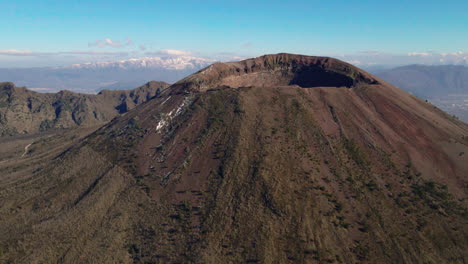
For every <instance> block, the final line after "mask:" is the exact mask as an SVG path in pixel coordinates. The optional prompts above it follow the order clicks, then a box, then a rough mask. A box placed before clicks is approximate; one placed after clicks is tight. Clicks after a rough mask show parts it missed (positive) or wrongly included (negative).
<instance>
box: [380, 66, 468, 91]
mask: <svg viewBox="0 0 468 264" xmlns="http://www.w3.org/2000/svg"><path fill="white" fill-rule="evenodd" d="M376 74H377V75H378V76H379V77H381V78H382V79H384V80H386V81H388V82H390V83H392V84H393V85H395V86H397V87H400V88H402V89H404V90H406V91H408V92H410V93H412V94H414V95H416V96H418V97H421V98H425V99H426V98H432V97H437V96H445V95H448V94H466V93H468V67H466V66H461V65H438V66H428V65H408V66H402V67H397V68H393V69H390V70H384V71H380V72H376Z"/></svg>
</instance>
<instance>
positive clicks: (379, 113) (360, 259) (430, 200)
mask: <svg viewBox="0 0 468 264" xmlns="http://www.w3.org/2000/svg"><path fill="white" fill-rule="evenodd" d="M34 144H35V143H33V144H32V145H31V148H34V147H35V146H34ZM35 153H36V152H32V153H28V154H27V155H26V156H25V157H24V158H22V159H23V162H24V164H28V162H30V161H33V160H34V161H35V162H36V163H35V164H37V163H40V165H37V166H38V167H37V168H35V169H34V170H27V169H24V166H23V167H21V166H20V165H15V166H17V167H15V168H16V169H15V168H12V166H13V165H8V162H7V163H3V164H0V175H1V176H0V234H2V235H1V236H0V249H1V250H0V252H2V253H1V254H0V260H2V261H4V262H6V263H8V262H9V261H10V262H20V263H52V262H54V263H55V262H60V263H76V262H80V263H91V262H92V263H421V264H422V263H467V262H468V255H467V252H468V248H467V237H468V236H467V229H466V227H467V212H466V189H465V186H466V175H467V172H468V160H467V153H468V125H467V124H465V123H463V122H461V121H458V120H456V119H454V118H452V117H450V116H449V115H447V114H446V113H444V112H442V111H440V110H438V109H437V108H435V107H434V106H432V105H431V104H429V103H426V102H424V101H423V100H420V99H418V98H416V97H414V96H412V95H410V94H408V93H406V92H404V91H402V90H400V89H398V88H396V87H394V86H392V85H390V84H388V83H386V82H384V81H383V80H380V79H379V78H377V77H375V76H373V75H371V74H369V73H367V72H364V71H362V70H361V69H358V68H356V67H354V66H352V65H350V64H347V63H344V62H342V61H339V60H336V59H333V58H326V57H309V56H301V55H293V54H276V55H266V56H262V57H258V58H254V59H248V60H244V61H240V62H233V63H216V64H213V65H211V66H208V67H207V68H205V69H202V70H201V71H199V72H197V73H195V74H193V75H191V76H189V77H186V78H184V79H182V80H180V81H179V82H177V83H175V84H173V85H172V86H170V87H169V88H167V89H165V90H164V91H162V92H161V93H160V94H159V95H158V96H157V97H155V98H154V99H152V100H150V101H148V102H146V103H144V104H142V105H139V106H137V107H136V108H134V109H132V110H130V111H129V112H127V113H126V114H125V115H122V116H119V117H118V118H115V119H114V120H112V121H111V122H110V123H108V124H106V125H105V126H103V127H101V128H99V129H98V130H96V131H95V132H94V133H92V134H90V135H88V136H86V137H83V138H82V139H80V140H78V141H77V142H76V143H75V144H73V145H72V146H71V147H69V148H67V149H66V150H63V151H62V152H61V153H60V154H59V155H55V156H53V157H51V158H48V157H49V156H46V155H43V156H41V155H39V154H35ZM39 161H40V162H39ZM29 166H32V165H29ZM26 172H27V173H26ZM13 174H14V176H15V177H12V176H9V175H13Z"/></svg>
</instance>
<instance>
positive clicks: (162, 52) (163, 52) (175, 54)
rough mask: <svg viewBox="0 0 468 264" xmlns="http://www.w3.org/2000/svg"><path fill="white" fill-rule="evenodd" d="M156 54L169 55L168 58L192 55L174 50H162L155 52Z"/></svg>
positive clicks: (188, 52)
mask: <svg viewBox="0 0 468 264" xmlns="http://www.w3.org/2000/svg"><path fill="white" fill-rule="evenodd" d="M156 53H158V54H160V55H170V56H187V55H192V52H190V51H185V50H175V49H163V50H160V51H157V52H156Z"/></svg>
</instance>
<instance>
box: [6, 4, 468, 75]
mask: <svg viewBox="0 0 468 264" xmlns="http://www.w3.org/2000/svg"><path fill="white" fill-rule="evenodd" d="M0 10H1V11H2V12H1V16H0V35H1V36H2V38H1V41H0V67H8V66H11V67H29V66H51V65H61V64H69V63H78V62H84V61H96V60H116V59H125V58H130V57H142V56H148V55H151V56H156V55H158V54H159V55H161V54H162V55H172V56H178V55H181V54H186V55H187V54H190V55H192V56H200V57H207V58H214V59H221V60H223V59H229V58H230V57H238V56H239V57H249V56H258V55H262V54H266V53H278V52H291V53H301V54H309V55H327V56H335V57H342V58H345V59H346V60H348V61H355V62H358V61H359V62H360V63H364V62H362V61H366V62H367V63H372V59H374V61H377V62H374V63H376V64H379V63H380V64H384V63H386V62H387V63H392V64H398V63H400V64H404V63H407V62H408V63H410V62H412V61H411V59H415V61H416V62H419V61H423V62H425V61H427V63H435V62H436V61H439V60H440V58H441V56H442V55H440V54H450V56H452V57H451V58H452V59H451V60H454V63H466V59H467V58H468V56H467V51H468V50H467V47H468V15H467V14H468V1H428V0H426V1H420V0H412V1H409V0H406V1H399V0H393V1H370V0H368V1H364V0H363V1H353V0H347V1H346V0H342V1H334V0H308V1H307V0H304V1H272V0H270V1H254V0H250V1H244V0H237V1H221V0H218V1H209V0H205V1H189V0H185V1H175V0H173V1H142V0H141V1H118V0H113V1H32V0H29V1H21V0H16V1H13V0H12V1H2V2H0ZM164 50H178V51H181V52H180V53H174V52H172V53H171V54H169V53H170V52H169V53H168V52H164ZM409 54H413V55H409ZM428 54H429V55H428ZM428 56H431V59H428ZM447 56H448V55H445V57H447ZM423 57H424V58H423ZM459 57H461V62H460V58H459ZM416 58H417V59H416ZM463 59H465V61H464V60H463ZM449 62H451V61H447V63H449Z"/></svg>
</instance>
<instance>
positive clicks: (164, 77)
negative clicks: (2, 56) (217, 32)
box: [0, 56, 215, 93]
mask: <svg viewBox="0 0 468 264" xmlns="http://www.w3.org/2000/svg"><path fill="white" fill-rule="evenodd" d="M214 62H215V61H214V60H211V59H206V58H200V57H193V56H173V57H145V58H135V59H127V60H120V61H107V62H89V63H81V64H73V65H68V66H62V67H44V68H29V69H27V68H21V69H0V81H11V82H14V83H15V84H16V85H17V86H27V87H29V88H32V89H38V90H40V91H50V92H54V91H59V90H64V89H66V90H72V91H77V92H86V93H95V92H97V91H99V90H101V89H133V88H135V87H138V86H140V85H142V84H144V83H146V82H148V81H151V80H157V81H164V82H168V83H174V82H176V81H178V80H180V79H182V78H184V77H185V76H188V75H190V74H192V73H194V72H196V71H198V70H200V69H202V68H204V67H206V66H208V65H210V64H212V63H214Z"/></svg>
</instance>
